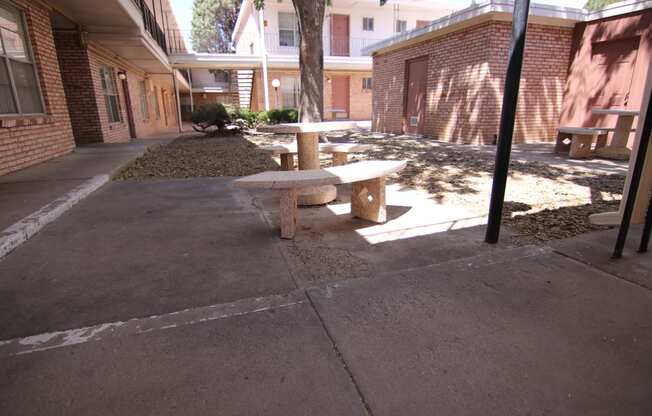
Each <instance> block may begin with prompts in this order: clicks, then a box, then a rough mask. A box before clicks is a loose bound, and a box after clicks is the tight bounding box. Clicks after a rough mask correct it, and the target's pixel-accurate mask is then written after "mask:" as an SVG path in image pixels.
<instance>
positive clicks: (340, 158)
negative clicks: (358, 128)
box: [333, 152, 349, 166]
mask: <svg viewBox="0 0 652 416" xmlns="http://www.w3.org/2000/svg"><path fill="white" fill-rule="evenodd" d="M348 162H349V157H348V155H347V154H346V153H344V152H334V153H333V166H342V165H346V164H347V163H348Z"/></svg>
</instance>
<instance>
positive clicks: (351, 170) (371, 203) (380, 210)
mask: <svg viewBox="0 0 652 416" xmlns="http://www.w3.org/2000/svg"><path fill="white" fill-rule="evenodd" d="M406 165H407V162H405V161H400V160H398V161H397V160H367V161H363V162H358V163H351V164H348V165H342V166H334V167H330V168H326V169H315V170H298V171H295V170H291V171H276V172H273V171H272V172H261V173H257V174H255V175H250V176H245V177H243V178H239V179H236V180H235V181H234V185H235V187H236V188H244V189H275V190H278V191H280V194H281V208H280V216H281V238H288V239H291V238H294V234H295V231H296V222H297V191H298V190H299V189H303V188H311V187H318V186H323V185H340V184H344V183H352V184H353V186H352V189H351V214H352V215H353V216H354V217H358V218H362V219H366V220H369V221H373V222H378V223H382V222H385V221H387V212H386V207H385V177H386V176H388V175H391V174H392V173H395V172H398V171H400V170H401V169H403V168H404V167H405V166H406Z"/></svg>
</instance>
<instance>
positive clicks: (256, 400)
mask: <svg viewBox="0 0 652 416" xmlns="http://www.w3.org/2000/svg"><path fill="white" fill-rule="evenodd" d="M264 205H265V204H263V205H261V204H260V199H259V198H258V197H257V196H255V195H251V194H249V193H246V192H243V191H238V190H235V189H233V187H232V186H231V180H230V179H229V178H205V179H189V180H166V181H148V182H113V183H111V184H109V185H108V186H105V187H103V188H102V189H100V190H99V191H97V192H96V193H94V194H93V195H91V196H90V197H88V198H86V199H85V200H84V201H82V202H80V203H79V204H78V205H77V206H75V207H74V208H73V209H71V210H70V211H69V212H67V213H66V214H64V215H63V216H62V217H61V218H59V219H58V220H57V221H55V222H54V223H52V224H50V225H49V226H48V227H47V228H46V229H45V230H43V232H41V233H40V234H39V235H37V236H36V237H34V238H33V239H31V240H30V241H28V242H27V243H25V244H24V245H22V246H21V247H19V248H18V249H17V250H15V251H14V252H13V253H11V254H10V255H9V256H7V257H6V258H5V259H4V260H1V261H0V276H2V279H0V316H2V317H3V319H2V320H1V321H0V409H2V410H3V414H5V413H6V414H20V415H50V414H89V413H92V414H94V415H130V414H157V415H178V414H185V415H205V414H219V415H227V416H228V415H250V414H252V415H255V414H264V415H295V414H297V415H298V414H301V415H304V414H309V415H338V416H339V415H374V416H378V415H397V414H398V415H403V414H405V415H432V414H442V415H450V414H461V415H476V414H477V415H501V416H502V415H511V414H555V415H587V414H596V415H598V414H599V415H603V414H604V415H607V414H618V415H620V414H626V415H647V414H650V413H651V412H652V379H650V377H649V374H651V373H652V355H650V353H649V352H650V351H652V330H651V329H650V328H652V291H650V290H649V289H648V288H647V287H646V286H647V280H645V278H646V277H649V276H650V275H651V270H652V264H651V263H652V262H651V261H650V254H645V255H639V254H634V252H633V250H632V247H634V246H635V243H636V242H637V241H636V239H637V237H638V234H639V233H638V230H636V229H634V230H633V232H632V233H631V236H630V242H629V245H628V250H627V252H626V256H625V257H624V258H623V259H621V260H619V261H617V262H614V261H611V260H609V254H610V253H609V252H610V247H611V245H612V244H613V241H614V235H613V231H608V232H600V233H594V234H590V235H586V236H582V237H581V238H579V237H578V238H576V239H572V240H565V241H560V242H558V243H555V244H554V245H553V246H552V247H521V248H511V247H505V246H498V247H492V248H491V249H482V247H481V246H480V245H479V243H477V240H479V239H481V236H482V233H483V227H482V226H478V227H470V228H466V229H463V230H459V232H460V234H455V235H454V236H451V237H447V235H449V234H448V233H439V234H433V235H420V236H417V237H412V238H402V239H397V240H393V241H385V242H381V243H375V244H374V243H370V242H369V241H368V239H364V238H359V239H358V240H356V241H352V240H347V250H350V253H352V255H355V257H356V258H361V257H364V258H366V259H368V260H369V261H372V262H374V263H377V262H382V263H381V264H382V266H379V267H377V268H373V269H371V270H369V273H368V274H367V277H363V278H360V277H355V276H345V277H341V276H335V275H331V274H327V275H325V276H309V277H306V276H304V275H303V269H302V268H301V267H296V266H294V265H293V264H292V262H293V259H292V257H290V256H288V250H287V249H288V246H287V244H286V243H284V242H281V241H280V240H279V239H278V238H277V230H276V229H275V228H274V227H273V226H271V225H270V224H273V223H274V222H273V221H271V222H270V218H272V219H273V218H274V215H275V214H274V213H270V212H267V211H266V208H264ZM261 207H263V209H262V210H261ZM318 212H319V211H317V210H306V212H304V213H303V214H302V215H307V216H316V215H317V214H318ZM337 217H341V215H335V216H332V217H331V218H326V219H324V221H326V222H333V223H334V221H338V222H339V224H340V232H342V231H341V229H342V228H343V227H345V225H346V224H347V221H346V220H345V219H343V218H337ZM353 225H354V228H355V229H356V231H357V232H360V231H361V230H364V229H365V227H368V225H365V224H364V223H360V222H353ZM317 226H319V225H317ZM309 231H310V230H304V233H308V232H309ZM312 231H314V229H313V230H312ZM365 244H366V246H365ZM462 247H464V248H465V249H462ZM474 248H477V250H475V249H474ZM338 253H340V254H341V252H338ZM464 253H466V254H464ZM331 254H332V253H331ZM335 254H337V253H335ZM390 254H391V255H390ZM365 256H366V257H365ZM332 257H333V256H331V257H328V259H329V261H330V260H332ZM411 259H412V260H413V261H410V260H411ZM428 259H430V263H428V262H427V260H428ZM632 272H634V275H632ZM631 276H634V277H631ZM322 277H323V278H322Z"/></svg>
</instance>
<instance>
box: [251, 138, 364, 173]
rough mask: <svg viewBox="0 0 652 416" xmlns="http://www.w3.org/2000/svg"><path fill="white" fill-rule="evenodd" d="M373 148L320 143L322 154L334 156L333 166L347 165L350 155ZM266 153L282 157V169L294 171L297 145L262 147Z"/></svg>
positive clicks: (361, 145) (348, 144)
mask: <svg viewBox="0 0 652 416" xmlns="http://www.w3.org/2000/svg"><path fill="white" fill-rule="evenodd" d="M372 147H373V146H372V145H370V144H360V143H319V151H320V152H321V153H330V154H332V155H333V166H341V165H346V164H347V163H348V162H349V159H348V154H349V153H360V152H366V151H368V150H370V149H371V148H372ZM260 148H261V149H262V150H264V151H266V152H269V153H271V154H273V155H275V156H280V157H281V169H282V170H293V169H294V166H295V164H294V155H295V154H297V144H296V143H291V144H270V145H265V146H260Z"/></svg>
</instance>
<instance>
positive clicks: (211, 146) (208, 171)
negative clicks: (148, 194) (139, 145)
mask: <svg viewBox="0 0 652 416" xmlns="http://www.w3.org/2000/svg"><path fill="white" fill-rule="evenodd" d="M278 169H280V167H279V165H278V164H277V163H276V162H274V160H273V159H272V158H271V157H270V156H269V154H268V153H266V152H264V151H262V150H260V149H258V147H257V146H256V145H255V144H253V143H252V142H250V141H248V140H246V139H244V138H242V137H240V136H223V137H191V138H179V139H177V140H175V141H173V142H172V143H170V144H168V145H165V146H160V147H156V148H153V149H150V150H148V151H147V152H146V153H145V154H144V155H143V156H141V157H139V158H138V159H136V160H135V161H133V162H132V163H131V164H129V165H128V166H127V167H126V168H125V169H123V170H122V171H121V172H120V173H119V174H118V175H117V176H116V178H115V179H116V180H127V179H129V180H143V179H164V178H194V177H211V176H245V175H251V174H254V173H258V172H263V171H266V170H278Z"/></svg>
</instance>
